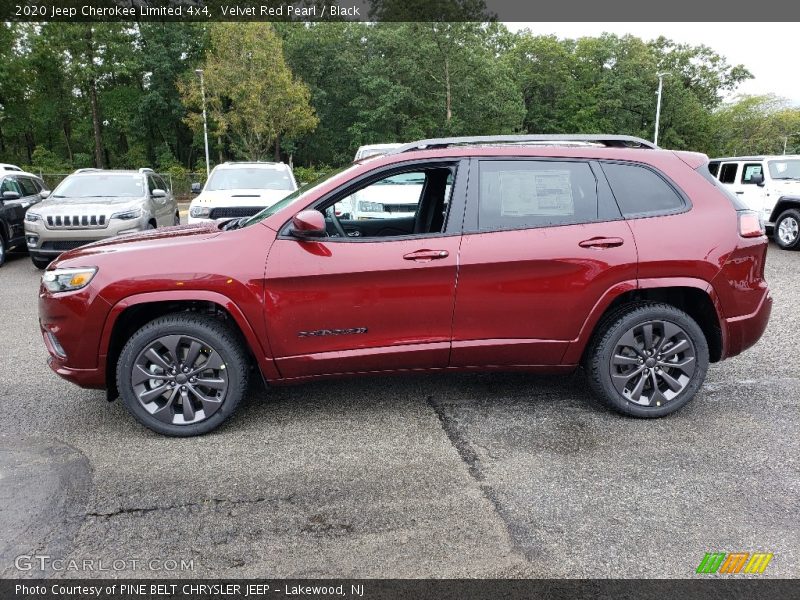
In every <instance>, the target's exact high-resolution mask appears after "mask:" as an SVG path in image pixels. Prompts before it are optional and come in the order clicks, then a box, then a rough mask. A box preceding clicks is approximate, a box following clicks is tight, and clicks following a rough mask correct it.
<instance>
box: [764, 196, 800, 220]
mask: <svg viewBox="0 0 800 600" xmlns="http://www.w3.org/2000/svg"><path fill="white" fill-rule="evenodd" d="M790 208H795V209H798V210H800V196H781V197H780V198H778V201H777V202H776V203H775V206H774V207H773V208H772V213H771V214H770V216H769V222H770V223H775V221H777V219H778V217H780V216H781V213H783V212H784V211H785V210H788V209H790Z"/></svg>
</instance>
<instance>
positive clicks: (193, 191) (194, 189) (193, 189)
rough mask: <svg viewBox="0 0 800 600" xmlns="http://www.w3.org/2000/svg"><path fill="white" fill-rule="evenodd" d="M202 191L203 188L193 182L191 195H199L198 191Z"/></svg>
mask: <svg viewBox="0 0 800 600" xmlns="http://www.w3.org/2000/svg"><path fill="white" fill-rule="evenodd" d="M202 189H203V186H202V185H200V183H199V182H197V181H195V182H194V183H193V184H192V193H193V194H199V193H200V191H201V190H202Z"/></svg>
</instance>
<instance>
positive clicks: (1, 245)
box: [0, 234, 8, 267]
mask: <svg viewBox="0 0 800 600" xmlns="http://www.w3.org/2000/svg"><path fill="white" fill-rule="evenodd" d="M6 252H8V247H7V246H6V240H5V238H4V237H3V235H2V234H0V267H2V266H3V263H5V262H6Z"/></svg>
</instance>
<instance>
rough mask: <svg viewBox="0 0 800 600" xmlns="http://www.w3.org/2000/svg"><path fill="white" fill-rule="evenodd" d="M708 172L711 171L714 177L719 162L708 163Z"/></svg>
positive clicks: (717, 171) (717, 170)
mask: <svg viewBox="0 0 800 600" xmlns="http://www.w3.org/2000/svg"><path fill="white" fill-rule="evenodd" d="M708 172H709V173H711V174H712V175H713V176H714V177H716V176H717V174H718V173H719V163H718V162H710V163H708Z"/></svg>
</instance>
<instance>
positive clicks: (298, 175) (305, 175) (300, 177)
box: [294, 165, 333, 185]
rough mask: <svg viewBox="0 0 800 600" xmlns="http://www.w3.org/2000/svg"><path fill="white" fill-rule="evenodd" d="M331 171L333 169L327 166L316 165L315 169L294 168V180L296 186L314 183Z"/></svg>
mask: <svg viewBox="0 0 800 600" xmlns="http://www.w3.org/2000/svg"><path fill="white" fill-rule="evenodd" d="M331 171H333V167H329V166H328V165H318V166H316V167H295V168H294V178H295V179H296V180H297V185H303V184H304V183H314V182H315V181H316V180H317V179H319V178H321V177H324V176H325V175H327V174H328V173H330V172H331Z"/></svg>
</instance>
